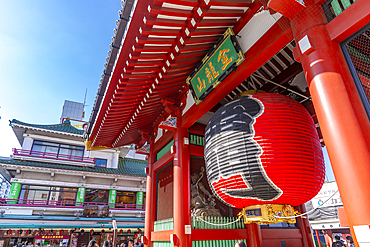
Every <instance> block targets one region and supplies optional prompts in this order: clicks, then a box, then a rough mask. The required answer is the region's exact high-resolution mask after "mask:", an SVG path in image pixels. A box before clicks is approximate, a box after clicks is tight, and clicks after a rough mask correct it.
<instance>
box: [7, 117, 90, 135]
mask: <svg viewBox="0 0 370 247" xmlns="http://www.w3.org/2000/svg"><path fill="white" fill-rule="evenodd" d="M10 124H11V125H13V124H16V125H21V126H24V127H26V128H27V127H29V128H37V129H44V130H49V131H55V132H65V133H71V134H76V135H83V133H84V131H83V130H80V129H77V128H75V127H73V126H72V125H71V121H69V120H68V119H66V120H64V122H63V123H62V124H30V123H24V122H21V121H19V120H17V119H13V120H12V121H10Z"/></svg>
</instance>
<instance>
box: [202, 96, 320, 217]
mask: <svg viewBox="0 0 370 247" xmlns="http://www.w3.org/2000/svg"><path fill="white" fill-rule="evenodd" d="M204 154H205V155H204V156H205V160H206V170H207V178H208V182H209V185H210V187H211V189H212V191H213V193H214V194H215V195H216V196H217V197H218V198H219V199H220V200H221V201H222V202H224V203H225V204H227V205H229V206H232V207H235V208H241V209H243V211H242V213H241V214H242V215H243V216H244V221H245V223H248V222H259V223H275V222H278V221H280V222H288V223H293V222H295V220H294V219H293V218H289V219H284V218H279V217H291V216H294V215H295V214H296V212H295V211H294V209H293V208H292V206H297V205H300V204H303V203H305V202H307V201H309V200H310V199H312V198H313V197H314V196H315V195H316V194H317V193H318V192H319V191H320V189H321V186H322V184H323V182H324V178H325V165H324V159H323V154H322V150H321V144H320V140H319V138H318V134H317V131H316V127H315V124H314V122H313V120H312V117H311V116H310V114H309V113H308V112H307V110H306V109H305V108H304V107H303V106H302V105H301V104H300V103H298V102H297V101H295V100H293V99H291V98H289V97H287V96H284V95H280V94H272V93H256V94H252V95H246V96H242V97H239V98H236V99H234V100H233V101H231V102H229V103H227V104H225V105H223V106H222V107H221V108H219V109H218V110H217V111H216V113H215V114H214V115H213V116H212V117H211V119H210V120H209V123H208V125H207V127H206V132H205V145H204ZM266 205H267V206H266ZM278 215H280V216H279V217H277V216H278ZM263 216H264V217H263Z"/></svg>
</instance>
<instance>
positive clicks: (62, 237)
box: [35, 235, 70, 240]
mask: <svg viewBox="0 0 370 247" xmlns="http://www.w3.org/2000/svg"><path fill="white" fill-rule="evenodd" d="M69 237H70V235H37V236H35V239H67V240H68V239H69Z"/></svg>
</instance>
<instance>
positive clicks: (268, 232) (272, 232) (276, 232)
mask: <svg viewBox="0 0 370 247" xmlns="http://www.w3.org/2000/svg"><path fill="white" fill-rule="evenodd" d="M261 231H262V239H297V238H302V234H301V231H300V230H299V229H261Z"/></svg>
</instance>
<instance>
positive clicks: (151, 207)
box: [144, 143, 156, 247]
mask: <svg viewBox="0 0 370 247" xmlns="http://www.w3.org/2000/svg"><path fill="white" fill-rule="evenodd" d="M153 150H154V143H151V145H150V154H149V157H148V168H147V173H148V174H147V177H146V202H145V229H144V233H145V235H144V244H145V246H147V247H152V246H153V242H152V241H151V232H152V231H154V221H155V200H154V198H155V188H156V178H155V173H154V170H153V164H154V162H155V154H154V152H153Z"/></svg>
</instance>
